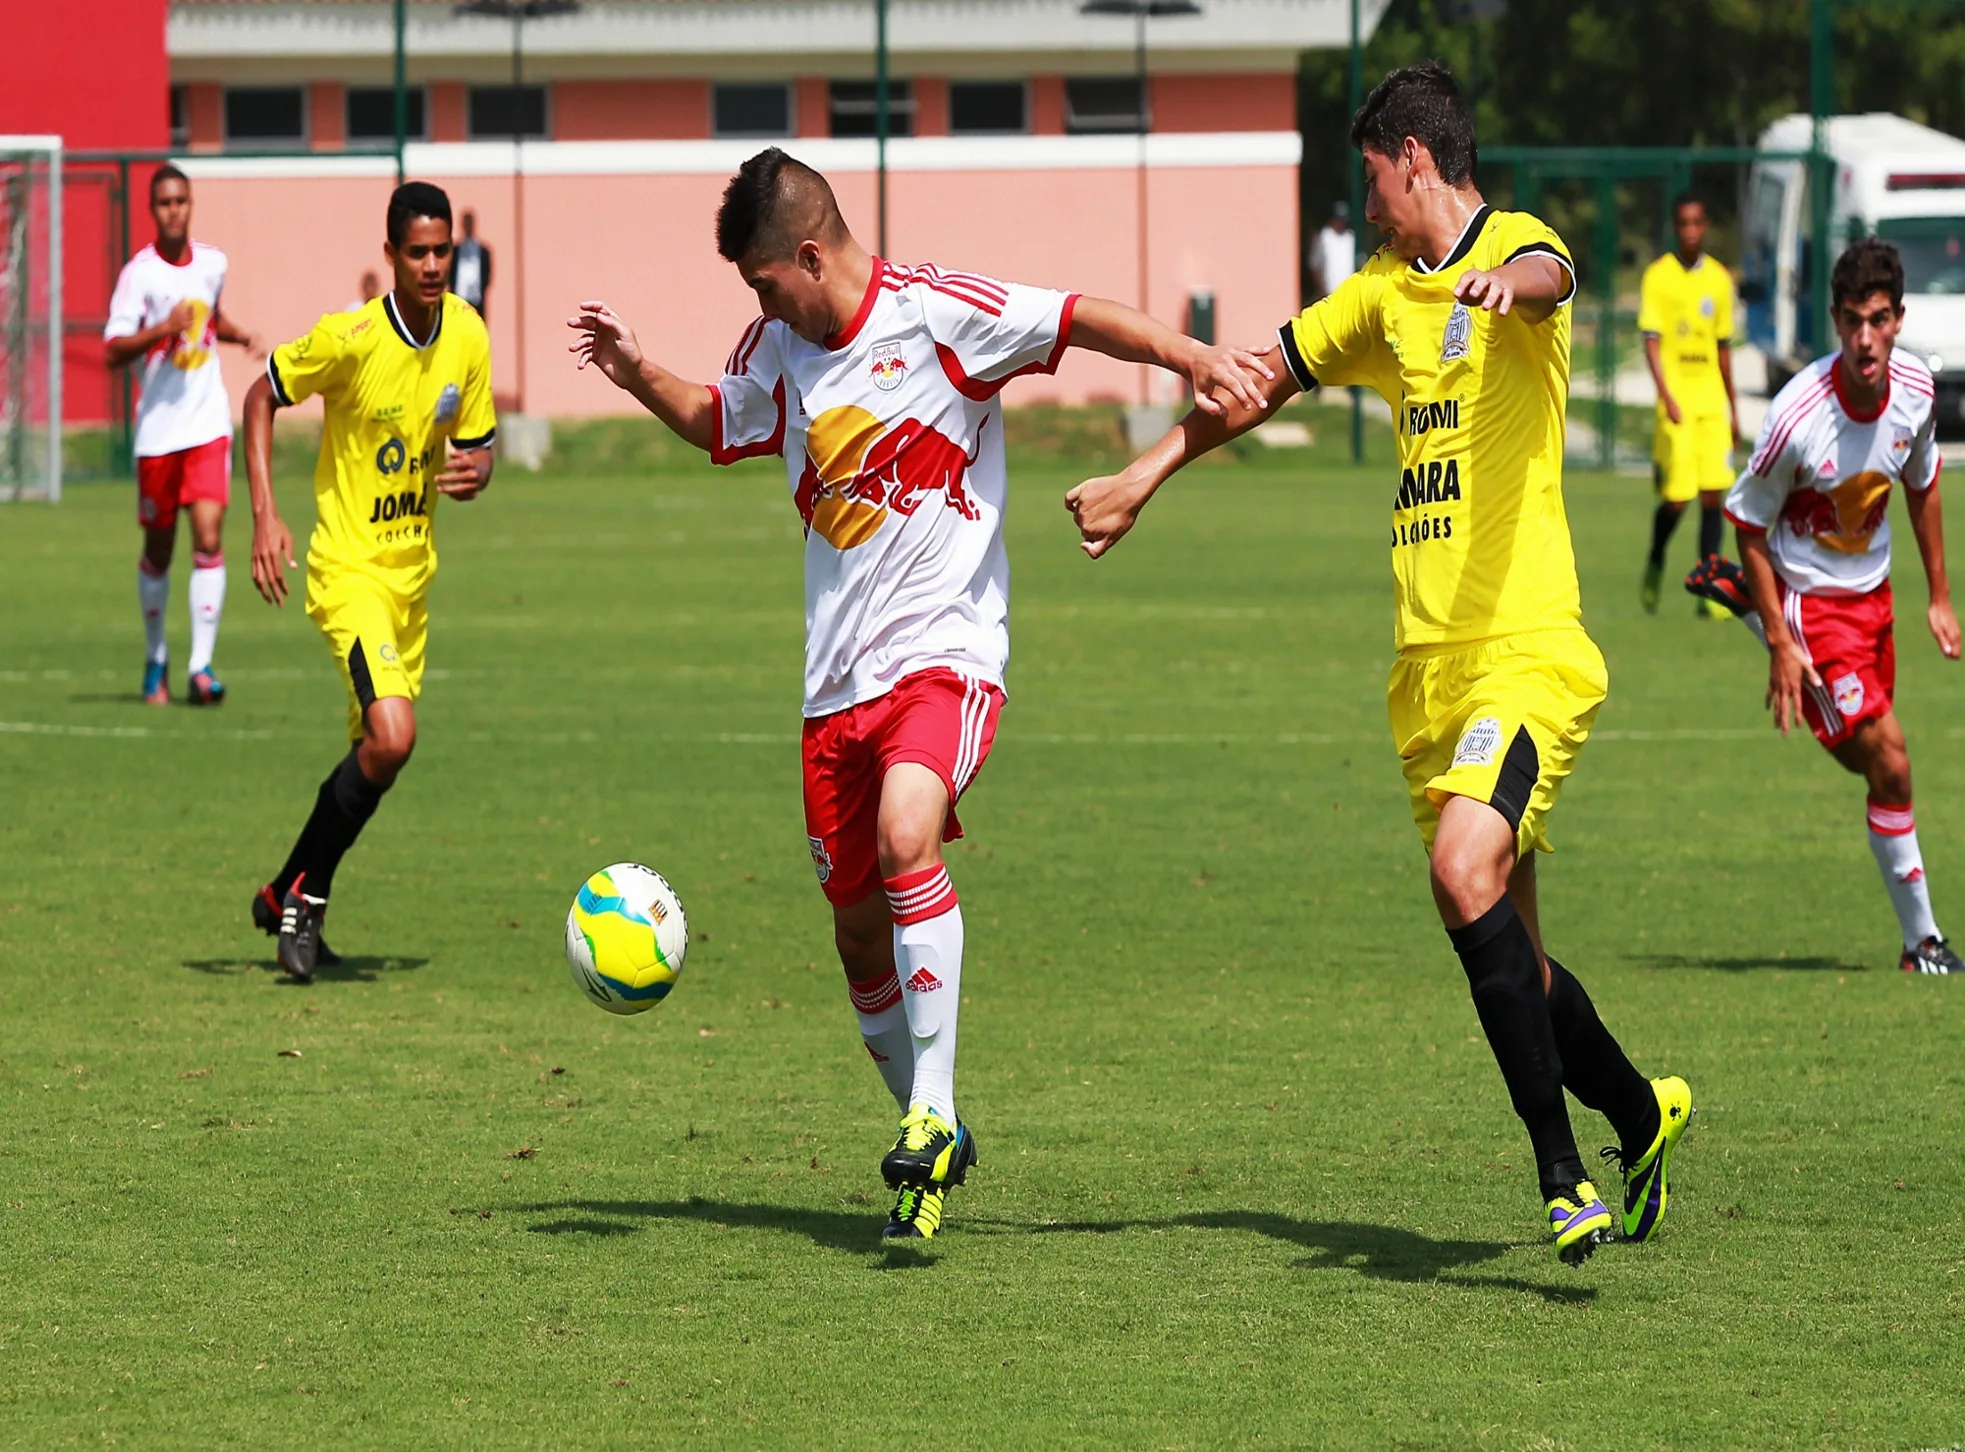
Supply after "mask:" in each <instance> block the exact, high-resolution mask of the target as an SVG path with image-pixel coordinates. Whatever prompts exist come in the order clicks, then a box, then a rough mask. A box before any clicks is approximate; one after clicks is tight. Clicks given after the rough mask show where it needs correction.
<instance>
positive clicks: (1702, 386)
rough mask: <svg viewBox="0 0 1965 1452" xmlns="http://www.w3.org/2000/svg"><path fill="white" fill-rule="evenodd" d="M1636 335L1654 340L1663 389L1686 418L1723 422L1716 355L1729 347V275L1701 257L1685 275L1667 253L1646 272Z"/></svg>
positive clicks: (1721, 386) (1723, 384)
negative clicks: (1669, 393) (1722, 345)
mask: <svg viewBox="0 0 1965 1452" xmlns="http://www.w3.org/2000/svg"><path fill="white" fill-rule="evenodd" d="M1638 331H1639V332H1642V333H1650V334H1653V335H1655V336H1656V337H1657V339H1658V363H1659V366H1660V368H1662V369H1663V371H1664V374H1665V387H1666V388H1668V389H1670V390H1671V395H1672V397H1673V398H1674V399H1676V400H1677V401H1678V407H1679V412H1680V413H1681V414H1682V415H1684V417H1686V418H1725V417H1726V414H1727V403H1726V380H1725V379H1724V378H1722V377H1721V376H1720V372H1719V349H1720V345H1721V344H1723V343H1731V342H1732V341H1733V277H1732V274H1731V273H1729V272H1728V271H1727V270H1726V269H1725V268H1724V267H1721V266H1720V265H1719V264H1718V263H1717V262H1715V261H1713V259H1712V258H1710V257H1703V256H1702V257H1701V258H1700V259H1699V261H1698V263H1697V264H1696V265H1695V266H1693V267H1691V268H1690V269H1688V268H1687V267H1686V265H1685V264H1684V263H1683V262H1680V261H1679V260H1678V254H1677V253H1676V252H1667V253H1666V254H1665V255H1664V256H1663V257H1660V258H1659V259H1658V260H1657V261H1656V262H1654V263H1652V264H1651V265H1650V266H1649V267H1647V268H1645V269H1644V283H1643V285H1642V287H1641V288H1640V290H1639V293H1638ZM1660 407H1661V409H1662V405H1661V406H1660Z"/></svg>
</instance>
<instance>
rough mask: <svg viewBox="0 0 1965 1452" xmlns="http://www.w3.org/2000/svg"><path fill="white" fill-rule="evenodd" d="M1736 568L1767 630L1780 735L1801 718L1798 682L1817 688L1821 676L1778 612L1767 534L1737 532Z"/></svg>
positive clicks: (1771, 694)
mask: <svg viewBox="0 0 1965 1452" xmlns="http://www.w3.org/2000/svg"><path fill="white" fill-rule="evenodd" d="M1738 535H1739V540H1740V567H1741V568H1742V569H1743V570H1745V571H1746V575H1747V593H1748V594H1749V595H1751V596H1753V603H1754V606H1755V608H1756V609H1758V610H1759V611H1760V621H1761V624H1762V625H1763V626H1765V627H1766V629H1767V656H1768V660H1767V700H1766V702H1765V704H1766V705H1767V706H1769V707H1770V708H1772V710H1773V712H1774V724H1775V725H1776V726H1778V727H1780V728H1781V734H1782V735H1783V736H1785V735H1787V734H1788V728H1789V727H1791V726H1793V725H1795V724H1796V723H1798V722H1799V721H1800V720H1801V719H1802V717H1801V687H1802V683H1803V682H1806V683H1807V684H1809V685H1811V686H1813V687H1815V688H1816V689H1817V690H1820V689H1821V687H1822V678H1821V676H1819V675H1818V674H1816V671H1815V667H1814V666H1813V665H1812V664H1811V663H1810V662H1809V659H1808V656H1807V653H1806V652H1805V651H1803V650H1802V648H1801V646H1800V645H1799V643H1797V642H1796V640H1795V638H1794V636H1793V634H1792V633H1791V632H1790V631H1789V630H1788V623H1787V617H1786V616H1785V615H1783V614H1782V612H1781V591H1780V587H1779V586H1778V585H1777V584H1775V581H1774V557H1773V556H1772V555H1771V554H1769V553H1768V552H1767V535H1766V533H1765V531H1762V530H1757V529H1742V530H1740V531H1738Z"/></svg>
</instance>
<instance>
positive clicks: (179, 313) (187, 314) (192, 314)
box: [164, 298, 198, 333]
mask: <svg viewBox="0 0 1965 1452" xmlns="http://www.w3.org/2000/svg"><path fill="white" fill-rule="evenodd" d="M197 319H198V308H197V305H196V304H195V303H193V302H192V301H191V300H190V299H189V298H186V299H185V300H184V301H183V302H181V303H179V304H178V305H177V306H176V307H174V308H172V309H171V315H170V316H169V317H167V318H165V319H164V327H165V328H166V329H167V330H168V331H169V332H171V333H182V332H184V331H185V330H186V329H188V328H189V327H190V326H191V325H192V323H194V322H196V321H197Z"/></svg>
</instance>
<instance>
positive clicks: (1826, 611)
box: [1781, 580, 1897, 746]
mask: <svg viewBox="0 0 1965 1452" xmlns="http://www.w3.org/2000/svg"><path fill="white" fill-rule="evenodd" d="M1781 613H1782V616H1783V617H1784V618H1785V619H1786V620H1787V623H1788V630H1789V632H1790V633H1791V634H1792V635H1793V636H1794V638H1795V640H1796V641H1797V642H1798V643H1799V644H1800V646H1801V648H1802V650H1803V651H1804V652H1806V654H1807V656H1808V659H1809V660H1810V661H1812V662H1813V663H1814V666H1815V673H1816V674H1817V675H1819V676H1820V677H1821V678H1822V684H1821V685H1820V686H1812V685H1809V684H1808V683H1807V682H1805V681H1804V682H1803V683H1802V687H1801V712H1802V715H1804V716H1806V717H1807V718H1808V725H1809V727H1810V729H1811V730H1813V731H1814V733H1815V739H1816V740H1817V741H1819V742H1821V743H1822V745H1824V746H1840V745H1841V744H1842V743H1843V742H1845V741H1847V740H1848V739H1849V737H1850V735H1851V734H1852V733H1853V732H1854V731H1855V729H1856V727H1857V726H1858V725H1860V724H1861V723H1862V722H1864V721H1869V720H1873V719H1875V718H1876V717H1878V716H1882V715H1884V714H1885V713H1886V712H1888V711H1889V709H1890V706H1891V703H1892V702H1893V701H1895V700H1896V697H1897V639H1896V633H1895V631H1894V630H1893V628H1892V621H1893V618H1894V610H1893V608H1892V605H1891V600H1890V582H1889V581H1888V580H1885V581H1884V582H1883V583H1882V584H1881V585H1878V586H1877V587H1876V588H1875V589H1874V590H1872V591H1870V592H1869V594H1867V595H1803V594H1801V593H1800V592H1799V591H1797V590H1790V589H1789V588H1788V587H1787V585H1786V584H1785V583H1782V584H1781Z"/></svg>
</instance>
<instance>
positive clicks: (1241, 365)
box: [1187, 342, 1276, 415]
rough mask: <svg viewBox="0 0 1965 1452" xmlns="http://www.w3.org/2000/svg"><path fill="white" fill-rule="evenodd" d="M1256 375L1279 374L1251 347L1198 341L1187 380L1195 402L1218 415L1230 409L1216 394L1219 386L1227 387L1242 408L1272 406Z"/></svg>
mask: <svg viewBox="0 0 1965 1452" xmlns="http://www.w3.org/2000/svg"><path fill="white" fill-rule="evenodd" d="M1257 375H1260V376H1261V377H1263V378H1267V379H1273V378H1275V376H1276V375H1275V373H1274V371H1272V370H1271V369H1270V367H1269V365H1268V364H1266V363H1264V362H1263V361H1262V359H1261V358H1260V357H1258V356H1257V355H1256V354H1255V353H1254V352H1253V351H1252V350H1250V349H1248V348H1215V347H1210V346H1209V345H1207V344H1205V343H1198V342H1197V343H1196V344H1195V345H1194V354H1193V356H1192V357H1191V358H1190V359H1189V360H1188V364H1187V381H1188V382H1189V383H1191V384H1193V385H1194V406H1195V407H1196V408H1198V409H1200V410H1201V412H1202V413H1212V414H1217V415H1218V414H1224V413H1226V412H1228V409H1227V407H1226V406H1225V405H1224V404H1223V403H1222V402H1221V401H1220V400H1219V399H1217V398H1216V397H1215V396H1214V391H1215V390H1216V389H1217V388H1222V389H1226V390H1227V392H1228V396H1229V397H1230V398H1232V399H1234V400H1235V402H1237V403H1239V404H1240V405H1241V406H1242V407H1243V408H1253V409H1265V408H1267V407H1269V400H1268V398H1267V397H1266V396H1265V395H1264V394H1263V392H1262V388H1261V385H1259V384H1258V383H1257V382H1256V377H1257Z"/></svg>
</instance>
